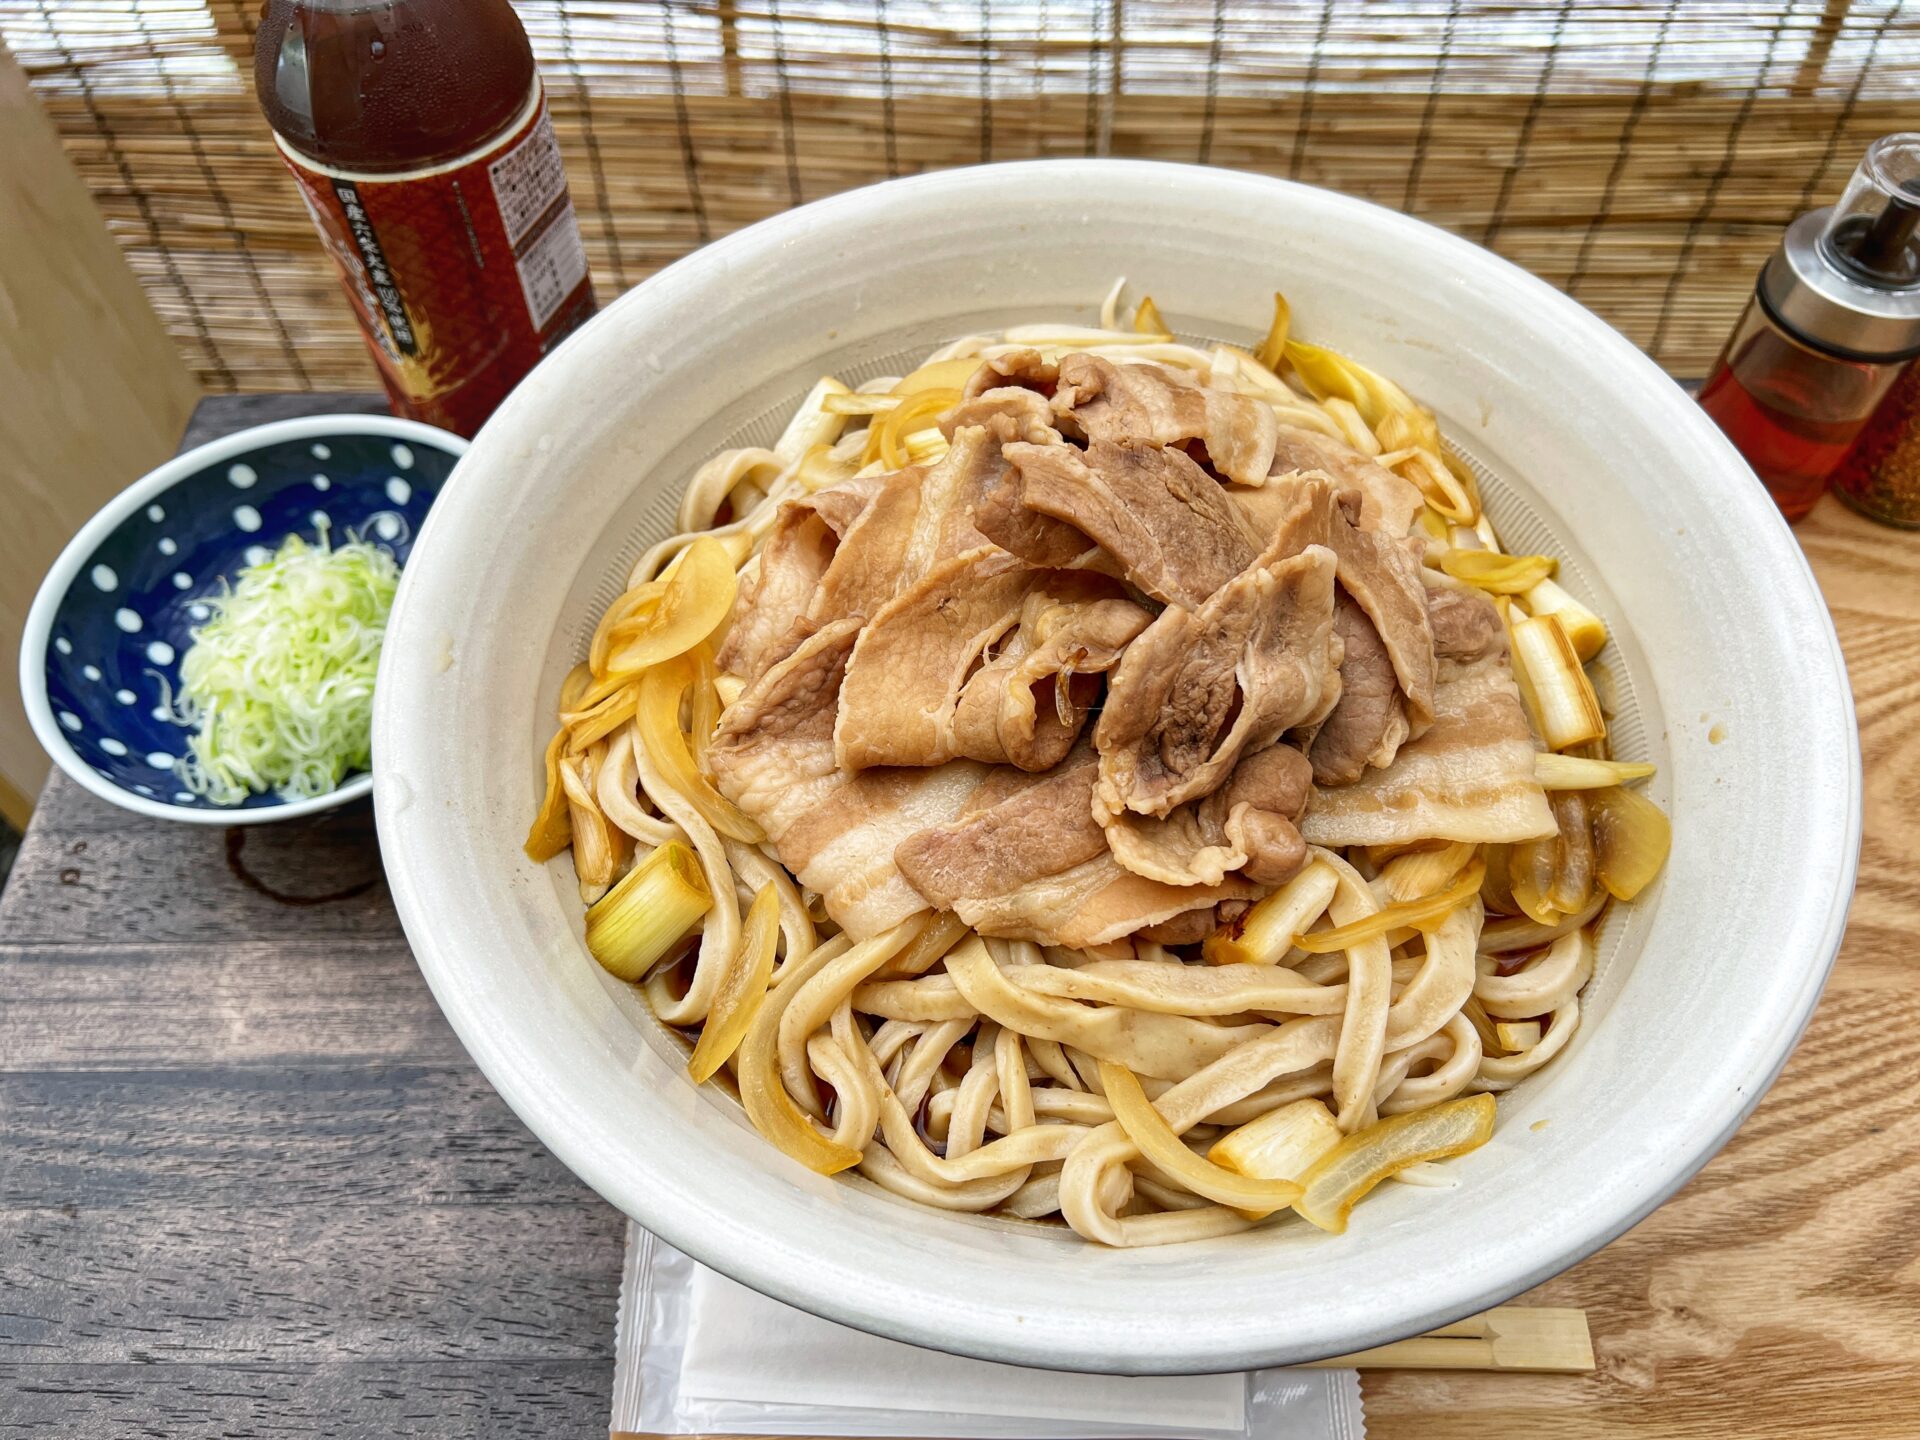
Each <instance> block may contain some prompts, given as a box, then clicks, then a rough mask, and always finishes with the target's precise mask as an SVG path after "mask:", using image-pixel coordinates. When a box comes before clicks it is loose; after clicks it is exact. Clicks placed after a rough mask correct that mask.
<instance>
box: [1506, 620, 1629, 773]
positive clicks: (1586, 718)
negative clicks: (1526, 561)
mask: <svg viewBox="0 0 1920 1440" xmlns="http://www.w3.org/2000/svg"><path fill="white" fill-rule="evenodd" d="M1513 659H1514V667H1513V668H1514V672H1515V679H1516V680H1519V681H1520V693H1521V695H1522V696H1523V697H1524V698H1526V699H1527V700H1528V702H1529V704H1530V706H1531V707H1532V709H1533V711H1534V718H1535V720H1536V721H1537V722H1538V723H1539V726H1540V738H1541V739H1542V740H1544V741H1546V742H1547V748H1548V749H1549V750H1564V749H1566V748H1567V747H1568V746H1569V745H1584V744H1585V743H1586V742H1587V741H1589V740H1599V739H1602V738H1603V737H1604V736H1605V735H1606V733H1607V722H1606V717H1605V716H1603V715H1602V714H1601V713H1600V700H1599V697H1598V696H1596V695H1595V694H1594V693H1593V682H1592V681H1590V680H1588V679H1587V672H1586V671H1585V670H1584V669H1582V668H1581V666H1580V657H1579V655H1578V654H1577V653H1576V652H1575V651H1574V648H1573V642H1572V641H1571V640H1569V639H1568V638H1567V632H1566V629H1565V628H1564V627H1563V626H1562V625H1561V624H1560V620H1559V617H1558V616H1555V615H1535V616H1533V617H1531V618H1529V619H1524V620H1518V621H1516V622H1515V623H1514V626H1513ZM1522 675H1524V677H1525V678H1524V679H1521V676H1522Z"/></svg>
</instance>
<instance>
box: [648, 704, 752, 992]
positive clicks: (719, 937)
mask: <svg viewBox="0 0 1920 1440" xmlns="http://www.w3.org/2000/svg"><path fill="white" fill-rule="evenodd" d="M633 739H634V742H635V743H634V744H633V745H632V747H631V748H632V751H633V760H634V764H635V765H636V766H637V767H638V770H639V773H640V785H641V788H642V789H643V790H645V791H646V795H647V799H648V800H650V801H652V802H653V806H654V808H655V809H656V810H658V811H659V812H660V813H661V814H662V815H665V816H666V817H667V818H668V819H670V820H672V821H673V822H674V824H676V825H678V826H679V827H680V829H681V830H682V831H683V832H684V833H685V834H686V837H687V839H688V840H689V841H691V842H692V844H693V850H694V854H696V855H697V856H699V857H700V868H701V870H702V871H703V872H704V873H705V876H706V881H707V889H708V890H710V891H711V892H712V894H713V905H712V908H711V909H709V910H708V911H707V919H706V928H705V929H704V930H702V931H701V935H700V958H699V960H698V961H697V962H696V963H695V965H694V967H693V979H692V981H691V982H689V984H688V985H687V993H686V994H685V995H684V996H682V997H681V998H680V999H679V1000H675V999H673V997H672V995H671V994H670V993H669V992H667V990H666V989H665V988H664V986H661V985H657V984H652V983H650V984H649V985H648V987H647V996H648V999H649V1000H651V1001H652V1002H653V1007H654V1013H655V1014H657V1015H658V1016H659V1017H660V1019H661V1020H662V1021H664V1022H665V1023H666V1024H668V1025H697V1024H699V1023H700V1022H701V1021H702V1020H704V1019H706V1018H707V1007H708V1006H709V1005H711V1004H712V1003H713V997H714V993H715V991H716V990H717V989H718V988H719V985H720V981H721V978H722V977H723V976H724V975H725V974H726V973H727V971H728V970H729V969H730V968H731V967H732V966H733V965H734V963H735V962H736V961H737V960H738V959H739V958H740V902H739V899H738V898H737V897H736V896H735V894H734V888H733V866H732V864H731V863H730V862H729V861H728V859H727V850H726V846H724V845H722V844H721V843H720V837H719V836H718V835H717V834H715V833H714V829H713V827H712V826H711V825H709V824H708V823H707V821H706V817H705V816H703V815H702V814H701V813H700V812H699V811H698V810H696V809H694V807H693V802H692V801H690V800H688V799H687V798H686V797H685V796H684V795H682V794H680V792H679V791H677V790H675V789H674V788H673V786H671V785H669V784H668V783H667V781H666V779H665V778H664V777H663V776H662V775H661V774H660V772H659V771H658V770H656V769H655V768H654V765H653V761H652V759H651V758H650V757H649V756H648V755H647V747H646V746H645V745H642V744H639V743H638V742H639V739H640V737H639V736H638V735H637V734H636V735H635V736H634V737H633ZM658 976H659V972H657V971H656V972H655V975H654V976H652V977H649V979H650V981H651V980H653V979H657V978H658Z"/></svg>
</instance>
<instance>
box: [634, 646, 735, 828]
mask: <svg viewBox="0 0 1920 1440" xmlns="http://www.w3.org/2000/svg"><path fill="white" fill-rule="evenodd" d="M694 678H695V667H694V665H693V663H692V661H691V660H689V659H688V657H686V656H684V655H680V656H676V657H675V658H673V659H672V660H669V661H667V662H666V663H665V664H661V665H655V666H654V667H653V668H652V669H650V670H648V671H646V672H645V673H644V674H643V675H641V677H640V685H639V692H640V694H639V707H638V708H637V709H636V710H635V711H634V715H633V723H634V728H635V729H636V730H637V731H639V734H640V743H641V744H642V745H644V746H646V749H647V758H648V759H649V760H651V761H653V763H654V766H655V768H656V769H658V770H659V771H660V773H661V775H662V776H663V777H664V778H665V780H666V781H667V783H668V784H669V785H671V786H673V788H674V789H675V790H677V791H679V792H680V793H681V794H682V795H684V796H685V797H686V799H687V803H688V804H690V805H692V806H693V808H694V809H696V810H698V811H699V812H700V813H701V815H702V816H704V817H705V818H706V821H707V823H708V824H709V825H711V826H713V828H714V829H715V830H718V831H719V832H720V833H721V834H722V835H725V836H727V837H729V838H730V839H734V840H744V841H746V842H747V843H748V844H749V845H758V844H759V843H760V842H761V841H763V840H765V839H766V838H767V832H766V831H764V830H762V829H761V828H760V826H759V824H758V823H757V822H755V821H754V820H753V819H752V817H750V816H748V815H747V814H745V813H744V812H742V811H741V810H740V808H739V807H738V806H736V805H735V804H734V803H733V802H732V801H731V800H729V799H727V797H726V796H724V795H722V794H721V793H720V792H719V791H718V790H716V789H714V788H713V785H712V784H711V783H710V782H709V781H708V779H707V777H706V776H704V775H702V774H701V773H700V770H699V767H698V766H696V765H695V764H694V761H693V755H692V754H691V753H690V752H689V751H688V749H687V737H686V735H685V733H684V732H682V730H681V729H680V700H681V697H682V696H684V695H685V694H686V693H687V687H688V686H689V685H691V684H692V683H693V681H694ZM696 708H697V707H696Z"/></svg>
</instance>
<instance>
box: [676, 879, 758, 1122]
mask: <svg viewBox="0 0 1920 1440" xmlns="http://www.w3.org/2000/svg"><path fill="white" fill-rule="evenodd" d="M779 938H780V892H779V890H778V888H776V887H775V886H774V884H773V883H772V882H771V881H769V882H768V883H767V884H765V885H762V886H761V887H760V893H759V894H758V895H756V896H754V897H753V905H752V907H751V908H750V909H748V911H747V919H746V924H745V926H744V927H743V928H742V929H741V932H740V952H739V954H737V955H735V956H734V959H733V964H732V965H731V966H730V967H729V968H728V970H727V973H726V975H725V976H724V977H722V979H721V981H720V986H719V989H717V990H716V991H715V992H714V996H713V1004H712V1006H711V1007H710V1008H709V1009H708V1011H707V1018H706V1020H705V1022H704V1023H703V1024H702V1026H701V1029H700V1041H699V1043H698V1044H697V1045H695V1046H694V1047H693V1058H692V1059H690V1060H688V1061H687V1073H688V1074H689V1075H691V1076H692V1077H693V1081H694V1084H696V1085H698V1084H702V1083H704V1082H705V1081H706V1080H707V1079H709V1078H710V1077H711V1076H712V1075H713V1073H714V1071H716V1070H718V1069H719V1068H720V1067H721V1066H722V1065H724V1064H726V1063H727V1060H728V1059H729V1058H730V1057H731V1056H732V1054H733V1052H734V1051H735V1050H737V1049H739V1048H740V1042H741V1041H742V1040H743V1039H745V1038H746V1034H747V1027H748V1026H749V1025H751V1024H752V1023H753V1017H754V1013H755V1012H756V1011H757V1010H758V1009H759V1008H760V1005H761V1003H762V1002H763V1001H764V1000H765V999H766V998H767V982H768V981H769V980H770V979H772V978H773V948H774V945H775V943H776V942H777V941H778V940H779Z"/></svg>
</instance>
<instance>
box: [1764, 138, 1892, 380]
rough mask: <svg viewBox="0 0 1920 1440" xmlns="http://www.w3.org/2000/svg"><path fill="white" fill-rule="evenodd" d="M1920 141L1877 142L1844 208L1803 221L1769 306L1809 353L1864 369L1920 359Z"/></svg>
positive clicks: (1772, 272) (1774, 267) (1780, 260)
mask: <svg viewBox="0 0 1920 1440" xmlns="http://www.w3.org/2000/svg"><path fill="white" fill-rule="evenodd" d="M1917 227H1920V134H1905V135H1887V136H1883V137H1882V138H1881V139H1879V140H1876V141H1874V142H1873V144H1872V145H1871V146H1869V147H1868V149H1867V154H1866V158H1865V159H1864V160H1862V161H1861V162H1860V167H1859V168H1858V169H1857V170H1855V171H1854V172H1853V179H1852V180H1851V181H1849V182H1848V184H1847V189H1846V193H1845V194H1844V195H1842V196H1841V197H1840V203H1839V204H1838V205H1834V206H1832V207H1830V208H1828V209H1825V210H1815V211H1813V212H1812V213H1811V214H1807V215H1802V216H1801V217H1800V218H1799V219H1798V220H1796V221H1794V222H1793V224H1792V225H1791V226H1789V227H1788V229H1787V235H1786V239H1785V240H1783V241H1782V242H1781V245H1780V248H1779V249H1778V250H1776V251H1775V252H1774V254H1773V258H1772V259H1771V260H1769V261H1768V262H1767V267H1766V269H1765V270H1763V271H1762V272H1761V274H1760V299H1761V301H1762V302H1763V303H1764V304H1765V305H1766V307H1767V309H1768V310H1769V311H1771V312H1772V314H1773V317H1774V319H1775V320H1777V321H1779V323H1780V324H1781V325H1782V326H1783V327H1784V328H1785V329H1786V330H1788V331H1790V332H1792V333H1793V334H1795V335H1798V336H1799V337H1800V338H1801V339H1802V340H1804V341H1806V342H1807V343H1808V344H1809V345H1812V346H1815V347H1816V348H1818V349H1821V350H1826V351H1829V352H1832V353H1834V354H1838V355H1844V356H1848V357H1850V358H1852V359H1857V360H1869V361H1880V360H1898V359H1904V358H1906V357H1907V356H1910V355H1915V354H1920V234H1916V233H1915V232H1916V228H1917Z"/></svg>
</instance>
